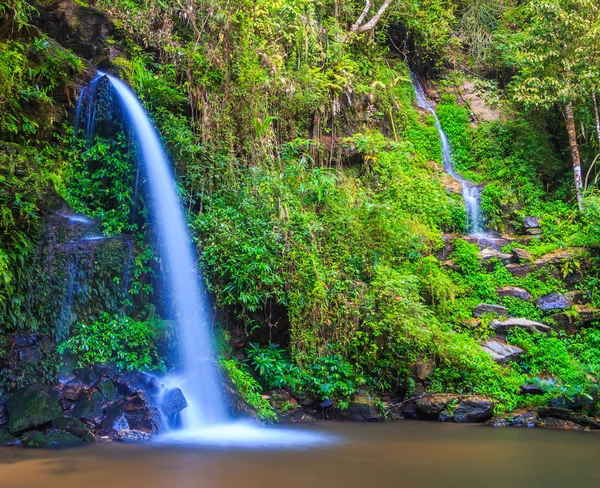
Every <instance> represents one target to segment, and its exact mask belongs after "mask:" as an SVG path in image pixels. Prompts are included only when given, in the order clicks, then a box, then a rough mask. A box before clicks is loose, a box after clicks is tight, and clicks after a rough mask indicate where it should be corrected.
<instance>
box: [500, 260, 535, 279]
mask: <svg viewBox="0 0 600 488" xmlns="http://www.w3.org/2000/svg"><path fill="white" fill-rule="evenodd" d="M537 269H538V268H537V266H536V265H535V264H534V263H512V264H507V265H506V271H508V272H509V273H510V274H511V275H513V276H514V277H516V278H525V277H526V276H527V275H528V274H529V273H531V272H532V271H535V270H537Z"/></svg>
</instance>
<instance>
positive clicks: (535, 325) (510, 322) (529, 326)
mask: <svg viewBox="0 0 600 488" xmlns="http://www.w3.org/2000/svg"><path fill="white" fill-rule="evenodd" d="M490 326H491V327H492V328H493V329H494V330H495V331H496V333H497V334H501V335H504V336H505V335H506V334H507V333H508V331H509V330H510V329H514V328H515V327H516V328H519V329H525V330H528V331H529V332H536V333H537V332H549V331H551V330H552V328H551V327H550V326H548V325H546V324H542V323H541V322H535V321H533V320H528V319H516V318H510V319H501V320H493V321H492V322H491V323H490Z"/></svg>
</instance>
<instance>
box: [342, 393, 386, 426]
mask: <svg viewBox="0 0 600 488" xmlns="http://www.w3.org/2000/svg"><path fill="white" fill-rule="evenodd" d="M340 416H341V418H342V420H351V421H353V422H376V421H380V420H382V417H381V412H380V411H379V408H378V406H377V404H376V402H375V399H374V398H372V397H370V396H368V395H356V396H355V397H354V398H353V399H352V401H351V402H349V403H348V407H347V408H345V409H344V410H342V411H341V412H340Z"/></svg>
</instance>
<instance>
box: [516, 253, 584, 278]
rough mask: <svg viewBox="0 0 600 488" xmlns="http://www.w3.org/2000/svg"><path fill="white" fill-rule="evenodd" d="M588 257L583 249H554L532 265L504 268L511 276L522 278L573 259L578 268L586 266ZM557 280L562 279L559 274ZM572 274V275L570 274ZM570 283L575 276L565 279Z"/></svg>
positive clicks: (525, 264)
mask: <svg viewBox="0 0 600 488" xmlns="http://www.w3.org/2000/svg"><path fill="white" fill-rule="evenodd" d="M588 255H589V251H588V250H587V249H586V248H583V247H569V248H563V249H556V250H554V251H551V252H549V253H547V254H544V255H543V256H542V257H540V258H538V259H536V260H535V261H534V262H533V263H531V262H527V263H520V264H517V263H513V264H509V265H507V266H506V269H507V270H508V271H509V272H510V273H511V274H512V275H513V276H516V277H518V278H524V277H525V276H527V275H528V274H529V273H531V272H532V271H537V270H539V269H542V268H544V267H546V266H548V265H554V266H560V265H561V264H563V263H565V262H567V261H571V260H573V259H578V260H579V261H580V263H579V264H580V267H586V266H588V264H587V261H586V260H585V258H586V256H588ZM555 274H556V276H557V278H561V279H562V278H564V277H563V276H562V273H561V272H557V273H555ZM571 274H573V273H571ZM567 278H569V279H570V280H571V281H572V280H574V279H576V278H577V276H571V277H567Z"/></svg>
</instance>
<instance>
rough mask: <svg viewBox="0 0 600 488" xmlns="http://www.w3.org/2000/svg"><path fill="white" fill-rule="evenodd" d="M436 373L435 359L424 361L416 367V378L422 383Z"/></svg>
mask: <svg viewBox="0 0 600 488" xmlns="http://www.w3.org/2000/svg"><path fill="white" fill-rule="evenodd" d="M434 371H435V361H434V360H433V359H429V360H426V359H422V360H420V361H417V362H416V363H415V365H414V377H415V378H416V379H418V380H420V381H425V380H426V379H427V378H429V377H430V376H431V375H432V374H433V372H434Z"/></svg>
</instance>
